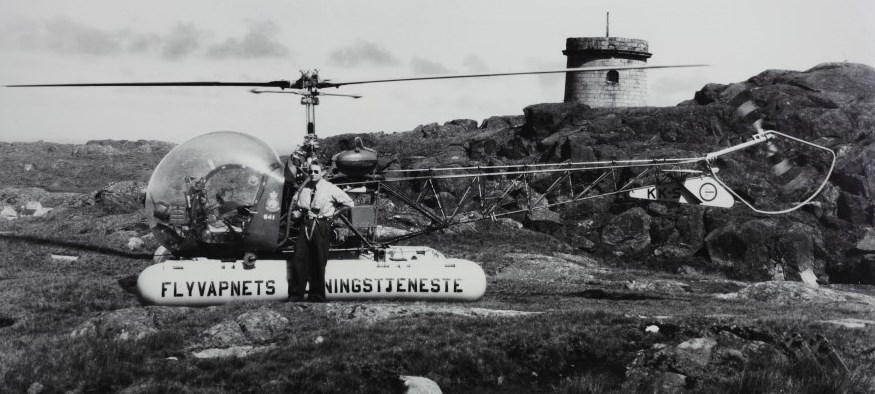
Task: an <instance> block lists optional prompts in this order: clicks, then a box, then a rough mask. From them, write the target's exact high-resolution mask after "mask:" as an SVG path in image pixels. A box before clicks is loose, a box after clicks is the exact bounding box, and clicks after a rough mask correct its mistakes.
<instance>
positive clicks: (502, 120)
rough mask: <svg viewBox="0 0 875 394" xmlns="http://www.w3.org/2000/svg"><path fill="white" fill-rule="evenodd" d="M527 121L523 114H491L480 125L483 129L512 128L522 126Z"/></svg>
mask: <svg viewBox="0 0 875 394" xmlns="http://www.w3.org/2000/svg"><path fill="white" fill-rule="evenodd" d="M525 123H526V117H525V116H522V115H504V116H490V117H489V118H487V119H486V120H484V121H483V124H481V125H480V128H481V129H486V130H492V129H510V128H514V127H520V126H522V125H523V124H525Z"/></svg>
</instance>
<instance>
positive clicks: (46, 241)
mask: <svg viewBox="0 0 875 394" xmlns="http://www.w3.org/2000/svg"><path fill="white" fill-rule="evenodd" d="M0 239H7V240H10V241H18V242H23V243H29V244H35V245H42V246H59V247H64V248H70V249H76V250H82V251H87V252H96V253H101V254H105V255H109V256H116V257H126V258H131V259H140V260H151V259H152V257H153V256H152V255H151V254H148V253H131V252H125V251H123V250H118V249H113V248H108V247H105V246H97V245H88V244H82V243H78V242H71V241H64V240H60V239H51V238H42V237H36V236H33V235H16V234H0Z"/></svg>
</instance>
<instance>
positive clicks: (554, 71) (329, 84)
mask: <svg viewBox="0 0 875 394" xmlns="http://www.w3.org/2000/svg"><path fill="white" fill-rule="evenodd" d="M706 66H708V65H707V64H679V65H667V66H600V67H578V68H562V69H552V70H535V71H516V72H496V73H480V74H447V75H430V76H424V77H408V78H386V79H369V80H361V81H340V82H321V83H319V85H318V86H317V87H319V88H333V87H339V86H343V85H360V84H365V83H381V82H400V81H422V80H430V79H456V78H480V77H500V76H509V75H531V74H557V73H568V72H581V71H610V70H643V69H653V68H684V67H706Z"/></svg>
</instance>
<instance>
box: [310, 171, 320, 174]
mask: <svg viewBox="0 0 875 394" xmlns="http://www.w3.org/2000/svg"><path fill="white" fill-rule="evenodd" d="M319 172H320V170H310V173H311V174H318V173H319Z"/></svg>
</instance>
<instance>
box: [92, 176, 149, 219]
mask: <svg viewBox="0 0 875 394" xmlns="http://www.w3.org/2000/svg"><path fill="white" fill-rule="evenodd" d="M146 187H147V184H146V183H144V182H139V181H119V182H113V183H110V184H108V185H106V186H104V187H103V188H102V189H100V190H98V191H97V192H96V193H95V194H94V202H95V203H96V204H98V205H99V206H101V207H103V208H104V209H105V210H107V211H109V212H113V213H127V212H134V211H137V210H140V209H142V208H143V206H144V204H145V202H146Z"/></svg>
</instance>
